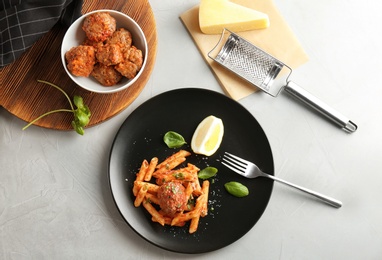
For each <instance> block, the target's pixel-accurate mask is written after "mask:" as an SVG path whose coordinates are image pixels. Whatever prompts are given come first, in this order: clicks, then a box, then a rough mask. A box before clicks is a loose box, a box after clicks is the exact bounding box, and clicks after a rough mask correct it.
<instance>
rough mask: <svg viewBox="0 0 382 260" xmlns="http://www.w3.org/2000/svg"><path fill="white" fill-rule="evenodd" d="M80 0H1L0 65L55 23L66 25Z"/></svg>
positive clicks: (76, 14) (77, 12)
mask: <svg viewBox="0 0 382 260" xmlns="http://www.w3.org/2000/svg"><path fill="white" fill-rule="evenodd" d="M81 8H82V0H0V68H2V67H4V66H6V65H8V64H10V63H12V62H13V61H15V60H16V59H17V58H18V57H20V55H21V54H22V53H23V52H24V51H26V50H27V49H28V48H30V47H31V46H32V45H33V43H35V42H36V41H37V40H38V39H40V38H41V37H42V36H43V35H44V34H45V33H47V32H48V31H49V30H50V29H51V28H52V27H53V26H54V25H55V24H56V23H58V22H60V23H62V24H64V25H66V26H69V25H70V24H71V23H72V22H74V20H76V19H77V18H78V17H79V16H80V15H81Z"/></svg>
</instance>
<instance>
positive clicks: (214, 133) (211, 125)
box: [191, 115, 224, 156]
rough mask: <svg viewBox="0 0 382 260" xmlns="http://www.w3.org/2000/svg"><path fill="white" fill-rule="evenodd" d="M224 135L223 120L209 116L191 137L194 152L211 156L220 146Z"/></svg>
mask: <svg viewBox="0 0 382 260" xmlns="http://www.w3.org/2000/svg"><path fill="white" fill-rule="evenodd" d="M223 135H224V125H223V121H222V120H221V119H220V118H217V117H215V116H212V115H211V116H208V117H206V118H205V119H203V121H202V122H200V124H199V125H198V127H197V128H196V130H195V132H194V135H193V136H192V139H191V149H192V151H193V152H194V153H197V154H203V155H207V156H211V155H213V154H214V153H215V152H216V151H217V150H218V148H219V147H220V144H221V142H222V140H223Z"/></svg>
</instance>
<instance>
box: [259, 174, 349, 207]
mask: <svg viewBox="0 0 382 260" xmlns="http://www.w3.org/2000/svg"><path fill="white" fill-rule="evenodd" d="M264 176H266V177H269V178H271V179H273V180H275V181H278V182H281V183H284V184H286V185H288V186H290V187H293V188H296V189H298V190H300V191H303V192H306V193H308V194H310V195H312V196H314V197H316V198H318V199H321V200H322V201H324V202H325V203H327V204H329V205H331V206H333V207H335V208H340V207H341V206H342V202H341V201H339V200H336V199H333V198H331V197H328V196H325V195H322V194H320V193H318V192H315V191H312V190H310V189H307V188H304V187H301V186H298V185H296V184H293V183H290V182H289V181H284V180H282V179H279V178H277V177H275V176H273V175H269V174H265V175H264Z"/></svg>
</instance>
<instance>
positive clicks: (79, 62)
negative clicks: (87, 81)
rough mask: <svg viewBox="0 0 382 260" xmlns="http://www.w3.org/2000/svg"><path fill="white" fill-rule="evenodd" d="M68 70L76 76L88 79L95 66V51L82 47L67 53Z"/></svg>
mask: <svg viewBox="0 0 382 260" xmlns="http://www.w3.org/2000/svg"><path fill="white" fill-rule="evenodd" d="M65 58H66V61H67V68H68V70H69V71H70V72H71V73H72V74H73V75H75V76H82V77H88V76H89V75H90V73H91V72H92V70H93V67H94V64H95V49H94V47H92V46H84V45H80V46H77V47H73V48H71V49H70V50H69V51H67V52H66V53H65Z"/></svg>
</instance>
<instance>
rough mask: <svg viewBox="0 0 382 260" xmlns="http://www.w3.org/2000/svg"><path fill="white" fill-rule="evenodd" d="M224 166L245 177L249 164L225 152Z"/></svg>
mask: <svg viewBox="0 0 382 260" xmlns="http://www.w3.org/2000/svg"><path fill="white" fill-rule="evenodd" d="M222 164H223V165H224V166H226V167H227V168H229V169H231V170H232V171H234V172H236V173H238V174H241V175H243V174H244V173H245V170H246V169H247V165H248V162H247V161H246V160H244V159H242V158H240V157H237V156H236V155H233V154H231V153H228V152H225V153H224V155H223V161H222Z"/></svg>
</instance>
